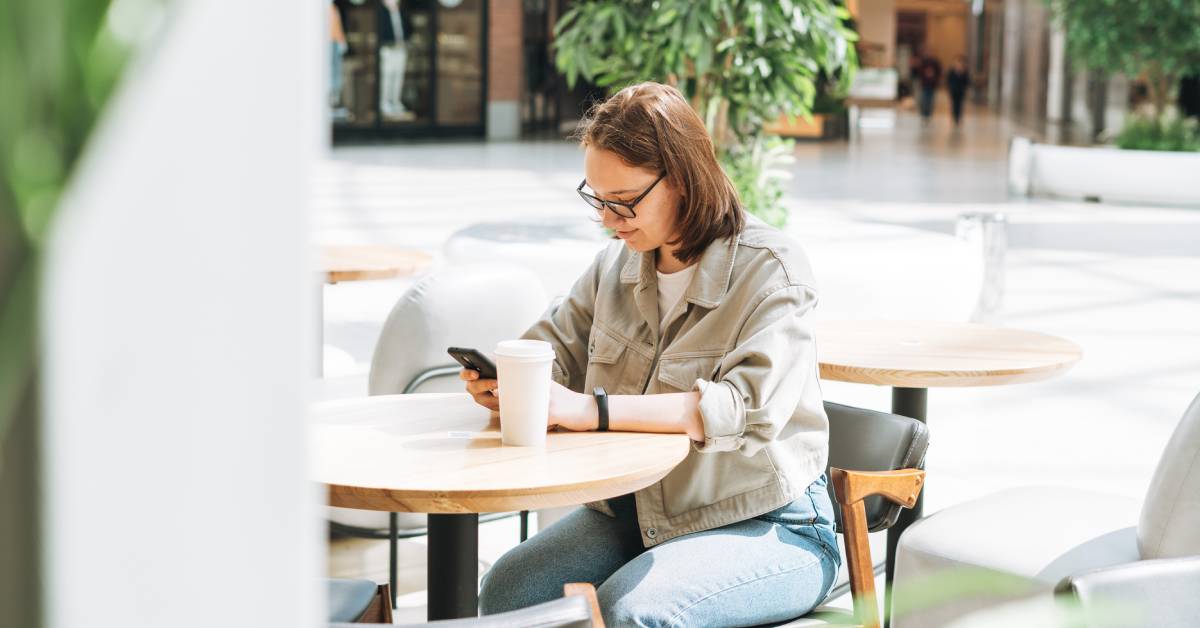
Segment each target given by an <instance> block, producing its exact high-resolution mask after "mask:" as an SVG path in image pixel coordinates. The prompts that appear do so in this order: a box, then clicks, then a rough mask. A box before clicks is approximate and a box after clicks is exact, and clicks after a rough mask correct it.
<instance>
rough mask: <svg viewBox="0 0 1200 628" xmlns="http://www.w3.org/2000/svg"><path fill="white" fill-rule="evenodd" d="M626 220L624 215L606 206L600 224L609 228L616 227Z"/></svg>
mask: <svg viewBox="0 0 1200 628" xmlns="http://www.w3.org/2000/svg"><path fill="white" fill-rule="evenodd" d="M623 222H625V217H624V216H618V215H617V213H616V212H614V211H613V210H611V209H608V208H607V207H606V208H604V213H603V214H601V217H600V224H602V225H604V227H605V228H607V229H616V228H617V226H618V225H620V224H621V223H623Z"/></svg>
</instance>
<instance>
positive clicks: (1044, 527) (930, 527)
mask: <svg viewBox="0 0 1200 628" xmlns="http://www.w3.org/2000/svg"><path fill="white" fill-rule="evenodd" d="M956 577H960V582H961V581H962V580H961V579H962V578H972V577H974V578H977V579H980V580H983V581H992V582H1002V583H1003V587H996V588H994V589H992V590H991V591H987V592H982V591H980V592H977V593H973V594H971V595H966V596H961V597H958V598H957V599H955V600H954V601H952V602H949V603H946V604H941V605H938V606H934V607H926V608H916V609H911V610H910V609H908V608H906V607H913V606H923V605H924V604H922V603H920V602H917V601H915V598H918V597H920V598H927V597H928V594H929V591H928V588H929V587H934V586H940V585H938V584H936V583H939V582H940V583H942V584H944V583H946V582H949V581H951V580H952V579H954V578H956ZM895 584H896V589H895V593H894V596H893V598H892V599H893V611H894V612H895V613H896V615H895V618H894V621H893V626H895V627H896V628H910V627H915V626H920V627H922V628H926V627H930V628H931V627H935V626H942V625H948V624H951V623H952V622H953V620H954V619H955V618H957V617H960V616H962V615H964V614H966V613H970V612H973V611H976V610H978V609H981V608H985V607H988V606H993V605H1002V604H1004V603H1006V602H1010V601H1011V600H1013V599H1018V598H1022V597H1028V596H1030V595H1034V596H1036V595H1039V594H1045V595H1049V593H1050V592H1051V591H1053V590H1055V589H1057V591H1058V592H1059V593H1061V594H1065V595H1067V596H1069V597H1073V598H1075V599H1077V600H1078V601H1080V602H1083V603H1085V604H1089V605H1092V606H1093V607H1095V606H1097V605H1098V606H1099V607H1103V606H1104V604H1103V602H1104V601H1105V600H1107V601H1108V602H1110V604H1111V605H1115V606H1117V607H1123V610H1125V611H1127V612H1131V613H1134V614H1135V615H1136V616H1137V617H1139V619H1138V620H1137V623H1136V625H1144V626H1159V627H1162V626H1200V396H1197V397H1196V399H1195V400H1193V401H1192V403H1191V405H1190V406H1189V407H1188V408H1187V411H1186V412H1184V414H1183V418H1182V420H1180V422H1179V425H1178V426H1177V427H1176V428H1175V431H1174V433H1173V434H1172V436H1171V439H1170V441H1169V442H1168V443H1167V447H1166V450H1165V451H1164V452H1163V455H1162V458H1161V459H1160V460H1159V463H1158V468H1157V469H1156V471H1155V473H1154V478H1153V480H1152V481H1151V483H1150V488H1149V490H1148V491H1147V493H1146V498H1145V500H1144V501H1142V502H1141V503H1140V504H1139V503H1137V501H1136V500H1129V499H1125V498H1121V497H1116V496H1112V495H1104V494H1100V493H1092V492H1086V491H1079V490H1070V489H1060V488H1020V489H1013V490H1008V491H1003V492H1001V493H998V494H995V495H991V496H988V497H984V498H981V499H978V500H975V501H971V502H967V503H964V504H959V505H956V506H953V507H950V508H947V509H945V510H941V511H939V512H937V513H934V514H933V515H931V516H929V517H926V518H925V519H922V520H920V521H918V522H916V523H915V524H913V525H912V526H910V527H909V528H908V530H907V531H905V533H904V536H903V537H901V539H900V545H899V549H898V551H897V557H896V578H895ZM922 589H925V590H922Z"/></svg>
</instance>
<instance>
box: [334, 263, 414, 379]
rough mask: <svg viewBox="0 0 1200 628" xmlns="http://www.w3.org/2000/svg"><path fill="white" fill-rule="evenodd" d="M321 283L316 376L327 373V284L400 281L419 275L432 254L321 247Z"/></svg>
mask: <svg viewBox="0 0 1200 628" xmlns="http://www.w3.org/2000/svg"><path fill="white" fill-rule="evenodd" d="M317 254H318V258H319V265H318V267H317V268H318V269H319V271H320V281H319V282H318V283H317V315H316V317H315V321H314V322H315V323H316V326H317V354H316V356H317V359H316V360H315V364H314V367H315V375H316V376H317V377H320V376H321V375H322V374H323V373H324V370H325V364H324V353H325V284H330V285H332V284H335V283H341V282H343V281H367V280H371V279H398V278H400V277H412V276H414V275H419V274H421V273H423V272H425V270H426V269H427V268H429V265H430V264H432V263H433V257H432V256H431V255H429V254H428V253H424V252H421V251H413V250H411V249H400V248H395V247H391V246H380V245H373V244H362V245H360V244H345V245H332V244H327V245H323V246H321V247H320V248H319V249H318V251H317Z"/></svg>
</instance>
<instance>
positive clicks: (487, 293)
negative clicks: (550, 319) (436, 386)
mask: <svg viewBox="0 0 1200 628" xmlns="http://www.w3.org/2000/svg"><path fill="white" fill-rule="evenodd" d="M548 302H549V299H548V298H547V297H546V293H545V291H544V290H543V289H542V285H541V283H539V282H538V279H537V276H535V275H534V274H533V273H532V272H530V271H529V270H527V269H525V268H522V267H520V266H514V265H510V264H500V263H496V264H486V265H478V264H477V265H467V266H452V267H448V268H444V269H441V270H437V271H435V272H433V273H430V274H429V275H426V276H425V277H424V278H422V279H421V280H420V281H418V282H417V283H416V284H415V285H414V286H413V287H412V288H410V289H409V290H408V291H407V292H405V293H404V295H403V296H402V297H400V300H399V301H397V302H396V305H395V307H393V308H392V312H391V314H389V315H388V318H387V321H386V322H384V325H383V330H382V331H381V332H380V334H379V341H378V342H377V343H376V344H375V353H374V356H373V357H372V359H371V374H370V378H369V380H368V384H367V386H368V391H369V393H370V394H372V395H391V394H397V393H402V392H405V388H406V387H407V386H408V384H409V382H411V381H413V379H414V378H415V377H416V376H417V375H418V374H420V373H421V372H422V371H425V370H428V369H430V368H434V367H438V366H447V365H453V364H454V360H453V359H451V358H450V356H448V355H446V347H450V346H455V347H473V348H476V349H479V350H480V351H482V352H484V353H490V352H491V351H492V350H493V349H494V348H495V347H496V343H498V342H499V341H501V340H508V339H511V338H518V337H520V336H521V334H522V333H524V332H525V330H526V329H529V327H530V326H531V325H533V324H534V323H535V322H537V320H538V317H539V316H540V315H541V314H542V312H543V311H544V310H545V309H546V304H547V303H548ZM452 381H455V386H456V387H455V388H454V390H455V391H461V390H462V384H461V383H460V382H457V376H455V377H454V378H453V380H452ZM414 392H425V391H424V390H418V391H414Z"/></svg>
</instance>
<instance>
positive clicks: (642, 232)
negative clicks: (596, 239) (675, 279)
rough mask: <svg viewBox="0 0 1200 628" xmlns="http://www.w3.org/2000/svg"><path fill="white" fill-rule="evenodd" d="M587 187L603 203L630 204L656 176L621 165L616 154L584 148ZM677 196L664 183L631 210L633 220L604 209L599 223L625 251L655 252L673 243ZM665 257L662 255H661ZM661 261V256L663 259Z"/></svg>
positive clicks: (660, 182)
mask: <svg viewBox="0 0 1200 628" xmlns="http://www.w3.org/2000/svg"><path fill="white" fill-rule="evenodd" d="M583 168H584V173H585V175H586V177H587V184H588V187H589V188H591V189H592V194H593V195H594V196H596V197H597V198H600V199H603V200H606V201H622V202H626V203H628V202H632V201H633V200H634V199H636V198H637V197H638V196H639V195H640V194H641V193H642V192H644V191H646V188H648V187H650V186H651V185H652V184H653V183H654V180H655V179H657V178H658V176H659V174H661V173H658V172H651V171H649V170H643V169H641V168H635V167H633V166H630V165H628V164H626V163H625V162H623V161H621V158H620V157H618V156H617V154H616V153H614V152H612V151H608V150H604V149H602V148H594V147H591V146H588V147H587V149H586V150H585V152H584V157H583ZM678 207H679V195H678V194H677V193H676V192H675V190H674V189H672V188H671V185H670V183H668V182H667V180H666V179H663V180H662V181H659V182H658V185H655V186H654V189H653V190H651V191H650V193H649V194H647V195H646V196H645V198H643V199H642V200H641V201H639V202H638V204H637V205H636V206H634V208H633V211H634V213H636V214H637V218H625V217H623V216H618V215H617V214H615V213H613V212H612V211H610V210H608V209H605V210H604V213H603V215H602V216H603V223H604V226H605V227H608V228H609V229H612V230H613V231H615V232H616V234H617V237H619V238H621V239H622V240H624V241H625V244H626V245H628V246H629V248H631V249H633V250H635V251H638V252H642V253H645V252H648V251H653V250H656V249H658V248H659V247H661V246H663V245H664V244H666V243H667V241H668V240H674V239H675V236H676V235H677V234H676V229H675V215H676V213H677V212H678ZM663 252H664V253H666V251H663ZM664 257H665V256H664Z"/></svg>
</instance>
